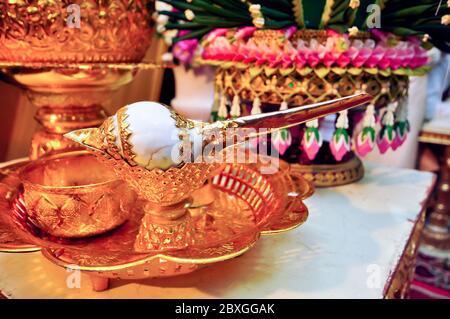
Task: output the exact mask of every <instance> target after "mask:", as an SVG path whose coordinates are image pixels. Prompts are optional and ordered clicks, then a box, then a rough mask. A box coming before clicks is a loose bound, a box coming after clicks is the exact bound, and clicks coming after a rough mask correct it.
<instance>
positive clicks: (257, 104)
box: [250, 97, 261, 115]
mask: <svg viewBox="0 0 450 319" xmlns="http://www.w3.org/2000/svg"><path fill="white" fill-rule="evenodd" d="M260 113H261V100H260V98H259V97H257V98H256V99H255V100H254V101H253V106H252V110H251V112H250V114H252V115H255V114H260Z"/></svg>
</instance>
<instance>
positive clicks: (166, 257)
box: [41, 234, 259, 272]
mask: <svg viewBox="0 0 450 319" xmlns="http://www.w3.org/2000/svg"><path fill="white" fill-rule="evenodd" d="M255 235H256V236H255V237H254V239H253V240H252V241H251V242H249V243H248V244H247V246H246V247H244V248H242V249H240V250H238V251H235V252H233V253H231V254H226V255H222V256H218V257H212V258H194V259H189V258H182V257H174V256H170V255H165V254H162V253H161V254H156V255H151V256H148V255H147V256H145V257H143V258H142V259H138V260H135V261H132V262H127V263H123V264H118V265H111V266H81V265H76V267H77V269H78V270H81V271H87V272H108V271H117V270H123V269H127V268H131V267H136V266H140V265H143V264H145V263H147V262H150V261H153V260H156V259H164V260H166V261H169V262H174V263H180V264H197V265H206V264H214V263H218V262H222V261H226V260H229V259H233V258H235V257H238V256H241V255H243V254H244V253H246V252H247V251H249V250H250V249H251V248H252V247H253V246H254V245H255V244H256V243H257V242H258V239H259V234H255ZM41 253H42V255H43V256H44V257H45V258H47V259H48V260H49V261H51V262H53V263H55V264H56V265H57V266H60V267H63V268H70V267H68V266H69V265H71V264H70V263H69V262H66V261H64V260H61V259H60V258H58V257H55V256H54V255H53V254H52V253H51V249H50V248H42V249H41Z"/></svg>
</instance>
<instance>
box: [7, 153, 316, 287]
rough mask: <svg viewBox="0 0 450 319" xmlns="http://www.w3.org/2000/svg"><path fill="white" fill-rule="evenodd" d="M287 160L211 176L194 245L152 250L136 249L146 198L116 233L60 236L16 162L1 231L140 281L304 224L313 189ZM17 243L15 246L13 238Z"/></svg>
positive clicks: (65, 260)
mask: <svg viewBox="0 0 450 319" xmlns="http://www.w3.org/2000/svg"><path fill="white" fill-rule="evenodd" d="M281 164H282V165H281V170H280V171H279V172H278V173H276V174H272V175H262V174H261V173H260V172H259V167H258V164H253V165H231V164H229V165H227V166H226V167H225V169H224V170H223V171H222V172H221V173H220V174H218V175H216V176H214V177H213V178H212V179H211V180H210V187H209V190H208V191H206V192H208V194H206V193H205V194H204V193H202V191H198V192H196V193H195V194H194V203H195V202H196V201H197V200H198V201H200V202H201V199H202V198H203V197H205V196H208V197H211V198H213V199H214V200H213V201H212V202H211V203H209V204H206V205H203V206H199V207H196V208H191V209H190V210H189V211H190V215H191V221H192V223H193V224H194V229H195V232H194V241H193V242H194V244H193V245H192V246H188V247H187V248H184V249H179V250H167V251H154V252H150V253H145V254H142V253H137V252H135V251H134V241H135V238H136V234H137V232H138V230H139V225H140V221H141V219H142V210H141V209H140V207H141V205H143V203H142V202H137V203H136V206H135V207H134V211H133V213H132V214H131V215H132V217H131V218H130V219H129V220H128V221H127V222H126V223H125V224H124V225H122V226H121V227H119V228H118V229H116V230H114V231H112V232H109V233H107V234H104V235H101V236H97V237H94V238H85V239H76V240H74V239H63V238H55V237H53V236H50V235H48V234H46V233H44V232H43V231H41V230H40V229H38V228H37V227H36V226H35V225H34V224H32V223H31V222H30V220H29V219H28V218H27V212H26V207H25V205H24V204H23V200H22V198H21V193H20V182H18V181H17V179H16V178H14V177H13V175H14V173H13V172H14V168H9V170H10V174H9V175H8V174H6V175H3V177H4V178H3V180H1V179H0V183H3V184H4V185H5V184H7V185H8V187H9V192H8V196H2V197H1V198H0V208H1V209H0V218H1V219H2V220H3V221H4V223H3V224H0V233H5V232H8V233H11V234H13V235H14V237H15V238H16V239H17V242H16V244H17V246H16V248H17V249H19V245H20V244H22V243H29V245H30V247H33V246H31V245H35V246H37V247H42V248H43V251H42V252H43V254H44V256H45V257H46V258H48V259H49V260H51V261H52V262H54V263H56V264H58V265H60V266H62V267H66V268H67V267H69V268H73V267H77V268H78V269H80V270H82V271H87V272H89V273H91V274H95V275H98V276H102V277H107V278H126V279H140V278H146V277H164V276H173V275H179V274H185V273H189V272H192V271H194V270H195V269H197V268H198V267H200V266H202V265H205V264H211V263H215V262H220V261H224V260H227V259H230V258H233V257H236V256H239V255H241V254H243V253H244V252H246V251H247V250H248V249H250V248H251V247H252V246H253V245H254V244H255V243H256V241H257V240H258V238H259V237H260V235H261V234H262V235H266V234H274V233H278V232H283V231H287V230H290V229H293V228H295V227H298V226H299V225H301V224H302V223H304V222H305V220H306V219H307V217H308V210H307V208H306V206H305V205H304V204H303V202H302V199H304V198H306V197H308V196H310V195H311V194H312V193H313V191H314V189H313V187H312V186H311V184H309V183H308V182H306V181H305V180H304V179H303V178H302V177H301V176H299V175H297V174H291V173H290V172H289V165H287V164H286V163H283V162H282V163H281ZM5 169H8V167H5V168H3V170H5ZM5 180H6V182H7V183H5ZM11 180H12V181H11ZM2 228H3V229H2ZM4 244H5V243H2V242H0V251H11V249H7V247H6V246H5V245H4ZM11 244H13V246H14V242H13V243H11V241H10V242H9V245H10V246H11ZM5 248H6V249H5Z"/></svg>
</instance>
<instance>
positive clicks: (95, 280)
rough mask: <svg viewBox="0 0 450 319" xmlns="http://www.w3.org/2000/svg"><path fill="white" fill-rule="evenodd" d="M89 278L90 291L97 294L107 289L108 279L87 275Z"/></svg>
mask: <svg viewBox="0 0 450 319" xmlns="http://www.w3.org/2000/svg"><path fill="white" fill-rule="evenodd" d="M89 278H90V279H91V283H92V290H94V291H97V292H99V291H105V290H108V289H109V278H105V277H99V276H96V275H89Z"/></svg>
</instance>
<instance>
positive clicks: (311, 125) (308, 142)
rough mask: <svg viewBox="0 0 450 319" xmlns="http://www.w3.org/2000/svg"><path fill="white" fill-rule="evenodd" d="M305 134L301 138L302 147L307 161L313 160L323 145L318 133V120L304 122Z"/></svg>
mask: <svg viewBox="0 0 450 319" xmlns="http://www.w3.org/2000/svg"><path fill="white" fill-rule="evenodd" d="M305 125H306V130H305V134H303V138H302V147H303V150H304V151H305V153H306V156H307V157H308V159H309V160H311V161H312V160H314V159H315V158H316V155H317V153H318V152H319V150H320V147H321V146H322V144H323V140H322V136H321V135H320V132H319V120H317V119H315V120H312V121H309V122H306V124H305Z"/></svg>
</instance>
